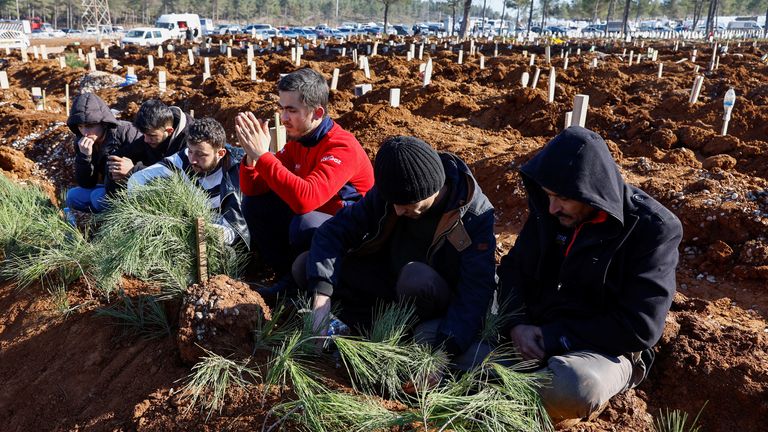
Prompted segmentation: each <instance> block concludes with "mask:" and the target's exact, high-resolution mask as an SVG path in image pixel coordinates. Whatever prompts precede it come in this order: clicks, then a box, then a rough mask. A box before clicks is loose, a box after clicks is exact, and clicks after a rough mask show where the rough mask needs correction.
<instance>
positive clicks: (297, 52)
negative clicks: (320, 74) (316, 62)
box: [296, 50, 301, 66]
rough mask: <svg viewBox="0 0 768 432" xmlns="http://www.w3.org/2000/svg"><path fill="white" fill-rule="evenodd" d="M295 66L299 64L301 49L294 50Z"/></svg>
mask: <svg viewBox="0 0 768 432" xmlns="http://www.w3.org/2000/svg"><path fill="white" fill-rule="evenodd" d="M296 66H301V50H297V51H296Z"/></svg>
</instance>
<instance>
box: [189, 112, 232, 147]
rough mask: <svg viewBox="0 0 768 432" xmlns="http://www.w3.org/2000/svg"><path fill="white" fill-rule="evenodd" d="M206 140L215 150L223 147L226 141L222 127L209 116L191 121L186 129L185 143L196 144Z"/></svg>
mask: <svg viewBox="0 0 768 432" xmlns="http://www.w3.org/2000/svg"><path fill="white" fill-rule="evenodd" d="M203 141H205V142H207V143H208V144H210V145H211V147H213V148H214V149H215V150H219V149H222V148H224V145H225V144H226V143H227V135H226V133H224V127H223V126H222V125H221V123H219V122H217V121H216V120H215V119H213V118H211V117H204V118H201V119H198V120H195V121H193V122H192V124H191V125H190V126H189V128H188V129H187V145H188V146H190V145H196V144H200V143H201V142H203Z"/></svg>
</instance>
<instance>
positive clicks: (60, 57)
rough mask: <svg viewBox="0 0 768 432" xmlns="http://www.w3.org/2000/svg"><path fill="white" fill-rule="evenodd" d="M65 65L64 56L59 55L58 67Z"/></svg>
mask: <svg viewBox="0 0 768 432" xmlns="http://www.w3.org/2000/svg"><path fill="white" fill-rule="evenodd" d="M66 67H67V59H66V58H65V57H64V56H59V69H64V68H66Z"/></svg>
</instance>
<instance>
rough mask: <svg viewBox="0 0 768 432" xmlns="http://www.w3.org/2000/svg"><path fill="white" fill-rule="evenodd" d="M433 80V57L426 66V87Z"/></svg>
mask: <svg viewBox="0 0 768 432" xmlns="http://www.w3.org/2000/svg"><path fill="white" fill-rule="evenodd" d="M431 82H432V58H429V59H427V65H426V67H425V68H424V85H423V86H424V87H426V86H428V85H429V83H431Z"/></svg>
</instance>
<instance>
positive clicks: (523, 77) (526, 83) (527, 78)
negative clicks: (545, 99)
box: [520, 72, 531, 88]
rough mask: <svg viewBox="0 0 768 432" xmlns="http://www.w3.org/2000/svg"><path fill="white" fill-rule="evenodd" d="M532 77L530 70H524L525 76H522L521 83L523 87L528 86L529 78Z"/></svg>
mask: <svg viewBox="0 0 768 432" xmlns="http://www.w3.org/2000/svg"><path fill="white" fill-rule="evenodd" d="M530 78H531V76H530V74H528V72H523V76H522V77H520V85H522V86H523V88H526V87H528V80H529V79H530Z"/></svg>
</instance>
